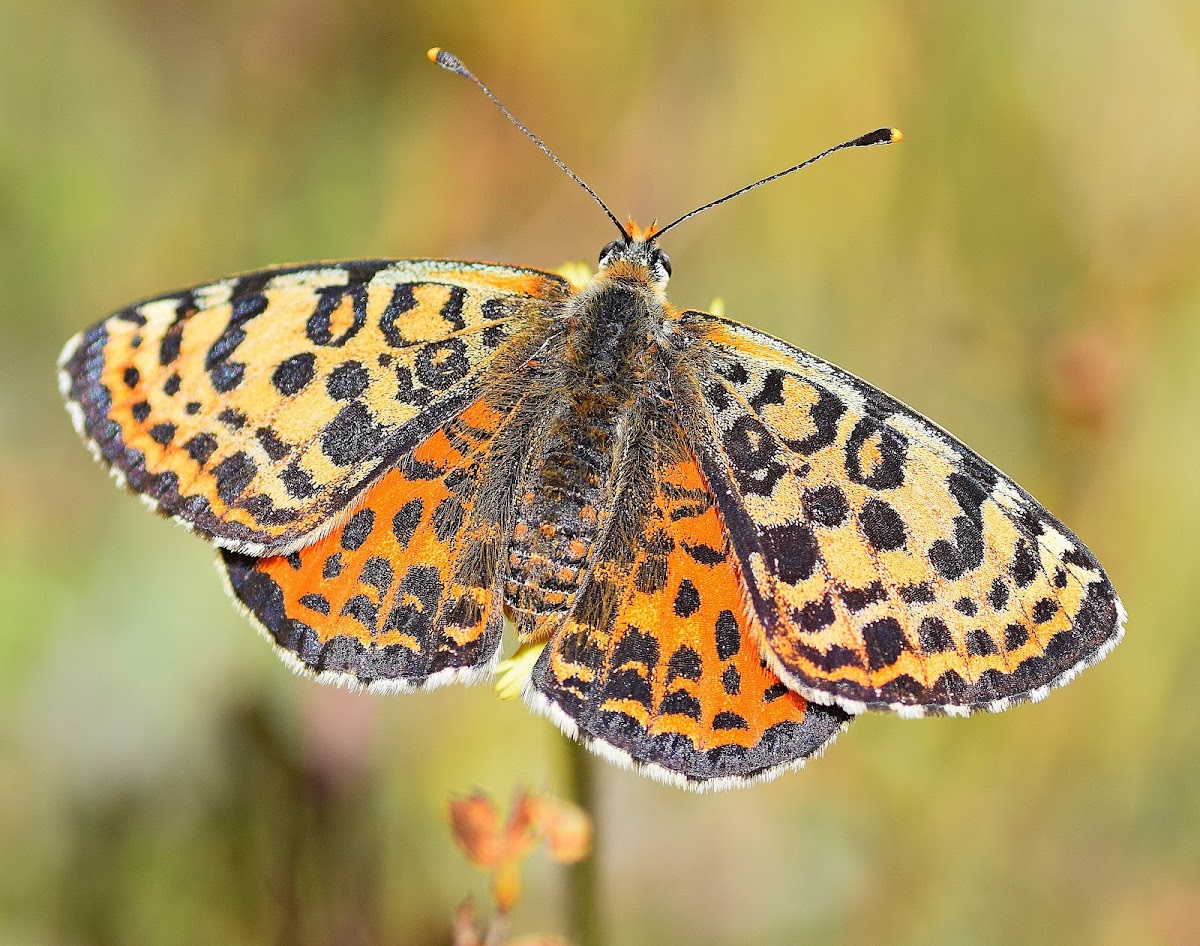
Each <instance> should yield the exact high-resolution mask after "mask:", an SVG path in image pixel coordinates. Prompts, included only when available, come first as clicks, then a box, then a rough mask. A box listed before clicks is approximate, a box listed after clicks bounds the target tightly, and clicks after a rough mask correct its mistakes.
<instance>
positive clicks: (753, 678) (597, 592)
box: [526, 429, 848, 791]
mask: <svg viewBox="0 0 1200 946" xmlns="http://www.w3.org/2000/svg"><path fill="white" fill-rule="evenodd" d="M668 439H669V440H670V441H671V442H672V444H673V445H672V446H671V447H669V448H668V449H666V450H659V451H658V458H657V459H654V458H653V455H647V454H646V453H645V452H641V451H635V453H634V457H635V458H634V459H632V460H627V462H626V464H625V465H626V470H625V471H624V472H623V473H622V474H621V475H620V476H619V477H618V479H619V480H621V481H623V482H625V484H626V486H625V488H624V490H623V491H622V494H620V495H619V496H618V501H617V502H616V503H614V507H615V508H616V509H617V512H616V513H614V516H623V517H625V518H627V520H628V521H629V522H632V523H637V524H638V527H639V529H640V532H639V534H635V535H624V534H623V533H624V531H625V530H624V529H623V527H622V525H621V523H619V522H612V523H610V524H609V528H608V534H609V541H608V542H607V543H606V545H602V546H601V548H600V549H599V550H598V551H597V552H596V553H595V554H594V555H593V558H592V562H591V571H590V575H589V578H588V580H587V582H586V583H585V584H584V585H583V586H582V588H581V589H580V591H579V594H578V597H577V599H576V604H575V606H574V607H573V609H572V611H571V613H570V615H569V617H568V618H567V620H566V621H565V623H564V624H563V626H562V627H561V628H560V629H559V630H558V631H557V632H556V634H555V635H554V636H553V637H552V638H551V641H550V643H549V645H548V646H547V647H546V649H545V650H544V651H543V652H542V654H541V656H540V657H539V658H538V662H537V664H536V665H535V667H534V671H533V674H532V676H531V679H530V682H529V686H528V688H527V691H526V698H527V700H528V701H529V702H530V703H531V705H532V706H533V707H535V708H536V709H538V710H540V711H541V712H543V713H546V714H547V715H549V716H550V717H551V718H553V719H554V720H555V721H556V722H557V723H558V724H559V725H560V727H561V728H562V729H563V730H564V731H565V732H567V733H568V734H569V735H572V736H575V737H577V738H581V739H583V740H584V742H585V743H586V744H587V745H588V747H589V748H591V749H592V750H593V751H595V752H597V753H599V754H600V755H603V756H605V757H607V758H610V759H614V760H615V761H618V762H620V763H622V764H625V765H633V766H634V767H635V768H637V769H638V770H639V771H640V772H642V773H643V774H647V775H651V776H653V777H655V778H658V779H660V780H662V781H666V782H669V783H671V784H676V785H681V786H684V787H688V788H692V789H696V790H701V791H703V790H711V789H722V788H728V787H731V786H734V785H741V784H747V783H750V782H754V781H761V780H764V779H768V778H771V777H773V776H774V775H776V774H778V773H780V772H782V771H786V770H789V769H794V768H799V767H800V766H802V765H803V764H804V761H805V759H807V758H808V757H809V756H811V755H813V754H815V753H817V752H819V751H820V750H821V749H822V748H823V747H824V746H825V745H827V744H828V743H829V741H830V740H832V739H833V737H834V736H836V735H837V733H838V732H840V731H841V729H842V728H843V727H844V726H845V724H846V722H847V720H848V717H847V715H846V714H845V713H843V712H841V711H840V710H838V709H836V708H832V707H824V706H819V705H815V704H811V703H806V702H805V700H804V699H803V698H802V697H801V696H799V695H798V694H797V693H794V692H792V691H791V690H789V689H788V688H787V687H786V686H784V685H783V684H782V683H781V682H780V681H779V678H778V677H777V676H776V675H775V674H774V673H773V672H772V671H771V670H770V669H768V668H767V667H766V666H765V664H764V663H763V661H762V659H761V657H760V655H759V651H758V645H757V639H758V637H760V636H761V631H760V630H754V628H753V626H754V624H755V618H754V615H753V614H752V612H751V611H750V609H749V608H748V605H747V601H746V596H745V592H744V589H743V586H742V583H741V579H740V577H739V569H738V563H737V559H736V557H735V556H734V555H733V554H732V552H731V549H730V547H729V544H728V540H727V537H726V532H725V528H724V526H723V524H722V521H721V517H720V514H719V512H718V510H717V507H716V503H715V499H714V497H713V494H712V492H711V491H710V490H709V488H708V486H707V484H706V482H705V479H704V476H703V475H702V473H701V471H700V467H699V465H698V464H697V461H696V459H695V457H694V456H693V455H692V454H691V453H690V452H688V451H687V448H686V447H684V446H682V439H683V435H682V432H681V431H678V429H676V431H675V432H674V434H673V436H670V437H669V438H668ZM661 444H662V441H660V446H661ZM642 495H644V496H645V498H644V499H640V498H639V496H642Z"/></svg>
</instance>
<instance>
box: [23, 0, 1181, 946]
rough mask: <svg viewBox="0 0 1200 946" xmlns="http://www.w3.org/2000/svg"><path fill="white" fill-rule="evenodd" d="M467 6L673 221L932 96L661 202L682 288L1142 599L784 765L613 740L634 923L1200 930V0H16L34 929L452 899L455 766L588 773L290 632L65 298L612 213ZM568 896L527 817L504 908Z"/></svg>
mask: <svg viewBox="0 0 1200 946" xmlns="http://www.w3.org/2000/svg"><path fill="white" fill-rule="evenodd" d="M434 44H439V45H444V46H447V47H448V48H450V49H452V50H454V51H456V52H457V53H458V54H459V55H460V56H462V58H463V59H464V60H465V61H467V62H468V63H469V64H471V65H472V66H473V67H474V68H475V69H476V71H478V72H479V73H480V74H481V75H482V76H484V77H485V79H486V80H488V81H489V82H490V83H491V84H492V85H493V86H494V88H495V89H496V90H497V91H498V93H499V94H500V95H501V96H502V97H503V98H504V99H505V100H506V101H507V103H508V104H509V105H510V107H512V108H513V109H514V110H515V111H516V112H517V113H518V114H519V115H521V116H522V117H523V118H524V119H525V121H526V122H527V123H528V124H530V125H531V126H532V127H533V128H534V129H535V130H537V131H538V132H539V134H541V135H542V136H543V137H544V138H545V139H546V140H547V141H549V142H550V143H551V144H552V146H553V147H554V148H555V149H557V150H558V151H559V152H560V154H561V155H562V156H563V157H564V159H566V160H567V162H568V163H570V164H572V166H573V167H574V168H575V169H576V170H577V171H578V172H579V173H580V174H581V175H582V176H583V177H585V178H586V179H587V180H588V181H589V182H590V183H591V184H592V185H593V186H594V187H596V188H597V189H598V190H599V191H600V192H601V193H602V194H603V195H604V196H605V198H606V199H607V200H608V202H609V203H610V204H611V205H612V206H613V207H614V209H615V210H616V211H617V212H618V214H620V215H622V216H624V214H625V213H626V212H629V213H632V214H633V215H634V216H635V217H637V218H638V219H640V220H641V221H643V222H646V221H647V220H648V219H649V218H651V217H654V216H655V215H657V216H658V217H659V218H660V220H662V219H669V218H671V217H673V216H675V215H677V214H679V213H682V212H683V211H685V210H687V209H689V208H690V207H692V206H695V205H697V204H699V203H701V202H703V201H705V200H708V199H710V198H712V197H715V196H717V195H719V194H721V193H724V192H726V191H728V190H731V189H733V188H735V187H737V186H740V185H742V184H744V183H746V182H748V181H750V180H752V179H754V178H756V177H758V176H761V175H764V174H767V173H770V172H772V171H775V170H778V169H779V168H781V167H785V166H787V165H789V164H792V163H795V162H796V161H798V160H800V159H802V158H804V157H806V156H808V155H810V154H812V153H814V152H816V151H818V150H820V149H821V148H823V147H825V146H827V145H829V144H831V143H833V142H836V141H840V140H842V139H844V138H847V137H851V136H853V135H855V134H858V133H860V132H862V131H866V130H868V129H870V128H873V127H876V126H878V125H883V124H894V125H898V126H900V127H901V128H902V129H903V130H904V132H905V135H906V138H905V142H904V143H903V144H902V145H901V146H899V147H895V148H891V149H874V150H870V151H863V152H851V153H848V154H844V155H839V156H837V157H836V158H834V159H832V160H830V161H828V162H825V163H823V164H821V165H819V166H817V167H815V168H812V169H810V170H808V171H806V172H804V174H802V175H799V176H797V177H794V178H791V179H788V180H787V181H785V182H781V183H777V184H774V185H772V187H771V188H770V189H767V190H763V191H759V192H757V193H755V194H754V195H752V196H749V197H746V198H744V199H742V200H740V201H738V202H735V203H733V204H731V205H728V206H725V207H722V208H720V209H719V210H716V211H713V212H712V213H711V214H709V215H707V216H705V217H702V218H700V219H698V220H696V221H694V222H692V223H691V224H689V225H688V226H687V227H686V228H681V229H680V230H679V231H678V232H677V233H674V234H672V235H671V237H670V239H669V240H668V243H667V247H666V248H667V249H668V251H669V252H670V253H671V255H672V258H673V261H674V265H675V273H676V275H675V277H674V280H673V283H672V297H673V299H674V300H675V301H676V303H682V304H690V305H698V306H704V305H707V304H708V303H709V302H710V300H711V299H713V298H714V297H721V298H722V299H723V300H724V302H725V305H726V307H727V312H728V313H729V314H730V315H732V316H733V317H735V318H739V319H741V320H743V321H746V322H749V323H751V324H753V325H756V326H759V327H762V328H764V329H767V330H769V331H772V332H774V333H776V334H779V335H781V336H783V337H784V338H786V339H789V340H790V341H793V342H795V343H798V344H800V345H802V346H803V347H805V348H808V349H810V350H812V351H814V352H817V353H819V354H820V355H822V356H823V357H826V358H828V359H830V360H832V361H834V362H836V363H838V364H841V365H843V366H844V367H846V368H848V369H850V370H852V371H854V372H856V373H857V374H860V375H862V376H865V377H867V378H869V379H871V380H872V381H873V382H875V383H876V384H878V385H880V386H881V387H884V388H885V389H887V390H889V391H890V392H892V393H894V394H896V395H897V396H899V397H901V398H902V399H904V400H905V401H907V402H909V403H910V404H913V405H914V406H916V407H917V408H918V409H920V410H921V411H923V412H924V413H926V414H928V415H930V416H932V417H934V418H936V419H937V420H938V421H939V422H941V423H942V424H943V425H944V426H946V427H948V428H949V429H950V430H951V431H953V432H955V433H956V434H958V435H959V436H961V437H963V438H964V439H965V440H967V441H968V442H969V443H971V444H972V445H973V446H975V447H976V448H978V449H979V450H980V451H981V452H983V453H984V454H985V455H987V456H988V457H989V458H991V459H993V460H994V461H995V462H997V463H998V465H1000V466H1001V467H1002V468H1003V469H1005V470H1007V471H1008V472H1010V473H1011V474H1012V475H1013V476H1015V477H1016V479H1018V480H1019V481H1020V482H1021V483H1022V484H1023V485H1025V486H1026V487H1027V488H1028V489H1030V490H1031V491H1032V492H1033V493H1034V495H1036V496H1038V497H1039V498H1040V499H1041V500H1042V501H1043V502H1045V503H1046V504H1047V505H1048V506H1049V507H1050V508H1051V509H1052V510H1053V511H1054V512H1055V513H1057V514H1058V515H1059V516H1060V517H1061V518H1063V519H1064V520H1066V521H1067V522H1068V523H1069V524H1070V525H1071V526H1072V527H1073V528H1074V529H1075V531H1077V532H1078V533H1079V535H1080V536H1082V537H1083V538H1084V540H1085V541H1087V542H1088V544H1089V545H1090V546H1091V547H1092V549H1093V550H1094V551H1095V552H1096V553H1097V555H1098V556H1099V557H1100V559H1101V560H1102V561H1103V562H1104V563H1105V564H1106V565H1107V567H1108V569H1109V571H1110V573H1111V575H1112V578H1113V581H1114V582H1115V584H1116V586H1117V588H1118V590H1119V591H1120V592H1121V593H1122V595H1123V597H1124V600H1125V603H1126V604H1127V606H1128V610H1129V613H1130V622H1129V626H1128V637H1127V640H1126V642H1125V643H1124V644H1123V645H1122V646H1121V647H1120V648H1119V649H1118V650H1117V651H1116V652H1115V653H1114V654H1113V656H1111V657H1110V658H1109V659H1108V660H1107V661H1106V662H1105V663H1103V664H1102V665H1100V666H1099V667H1098V668H1096V669H1093V670H1090V671H1088V672H1087V673H1085V674H1084V675H1083V676H1082V678H1080V679H1079V680H1078V681H1077V682H1076V683H1075V684H1073V685H1072V686H1070V687H1068V688H1067V689H1065V690H1062V691H1059V692H1056V693H1055V694H1053V695H1052V696H1051V698H1050V699H1049V700H1047V701H1046V702H1044V703H1042V704H1039V705H1037V706H1026V707H1021V708H1019V709H1016V710H1014V711H1012V712H1010V713H1006V714H1003V715H1001V716H986V717H979V718H973V719H970V720H927V721H920V722H909V721H904V720H899V719H893V718H886V717H871V718H866V719H863V720H861V721H859V722H857V723H856V724H855V725H854V727H853V728H852V729H851V730H850V732H848V733H847V734H846V735H845V736H844V737H842V739H841V740H840V741H839V743H838V744H837V745H836V746H835V747H834V748H833V749H832V750H831V751H830V752H829V753H827V754H826V756H825V757H824V758H822V759H821V760H819V761H817V762H815V763H814V764H812V765H810V767H809V768H808V769H807V770H806V771H805V772H803V773H800V774H795V775H791V776H787V777H784V778H781V779H779V780H778V781H776V782H774V783H772V784H770V785H768V786H765V787H759V788H755V789H752V790H748V791H739V792H734V793H728V794H724V795H720V796H712V797H696V796H692V795H688V794H684V793H682V792H679V791H677V790H674V789H671V788H666V787H663V786H660V785H658V784H656V783H653V782H649V781H645V780H642V779H640V778H638V777H637V776H635V775H632V774H630V773H627V772H624V771H621V770H617V769H615V768H613V767H611V766H608V765H606V764H604V765H602V766H601V767H600V768H599V770H598V772H597V776H598V793H599V801H598V804H597V811H596V813H597V815H598V818H599V831H600V845H601V853H600V863H599V869H600V875H601V881H602V884H603V908H604V914H605V917H604V918H605V924H606V927H607V929H608V931H609V934H610V938H611V942H613V943H620V944H634V943H651V942H653V943H689V944H708V943H713V944H716V943H735V944H750V943H784V942H786V943H834V942H847V943H902V944H908V943H911V944H928V943H997V944H1000V943H1015V942H1020V943H1055V944H1060V943H1075V942H1080V943H1085V942H1086V943H1102V944H1105V943H1112V944H1116V943H1122V944H1124V943H1168V944H1170V943H1180V944H1183V943H1195V942H1200V696H1198V693H1200V685H1198V683H1197V674H1198V670H1197V668H1198V667H1200V617H1198V615H1200V609H1198V608H1197V605H1196V592H1197V585H1198V583H1200V547H1198V546H1200V543H1198V540H1197V536H1200V489H1198V488H1197V477H1198V472H1200V439H1198V437H1197V429H1198V425H1197V420H1198V411H1200V174H1198V173H1197V154H1200V6H1198V5H1197V4H1195V3H1193V2H1191V0H1177V2H1169V0H1101V2H1095V0H1052V2H1045V0H1011V2H1005V3H988V2H981V3H958V2H952V0H944V2H943V0H895V2H888V0H877V2H848V3H837V4H832V3H822V4H815V3H797V2H794V0H779V2H766V3H755V4H749V3H724V2H715V0H677V2H663V3H644V2H639V0H627V2H618V0H608V2H605V3H594V4H586V5H583V4H581V5H574V4H563V3H556V2H551V0H526V2H516V3H498V2H496V0H490V2H486V3H485V2H472V3H437V4H428V3H421V4H415V3H407V2H405V3H401V2H383V0H378V2H373V0H304V2H290V0H250V2H244V3H232V2H220V0H212V2H195V3H186V4H185V3H175V2H169V0H73V2H70V3H64V2H55V0H0V942H2V943H5V944H22V946H41V944H60V943H61V944H135V943H155V944H159V943H161V944H175V943H181V944H182V943H197V944H208V943H228V944H253V943H281V944H282V943H297V944H347V946H349V944H353V946H359V944H361V946H374V944H380V946H383V944H409V943H415V944H423V943H445V942H447V941H448V939H449V926H450V920H451V916H452V913H453V910H454V907H455V905H456V904H457V903H458V902H459V901H460V900H461V898H462V897H463V896H464V895H465V893H466V892H467V891H469V890H472V891H475V892H476V894H477V895H480V894H482V893H483V892H484V887H483V879H482V877H481V876H480V875H478V874H477V873H475V872H474V871H473V870H472V869H471V868H470V867H469V866H467V865H466V863H465V862H463V861H462V859H461V858H460V857H459V855H458V854H457V853H456V852H455V850H454V848H453V846H452V844H451V842H450V839H449V834H448V830H447V825H446V820H445V806H446V801H447V799H448V797H449V795H450V794H451V793H452V792H461V791H465V790H468V789H470V788H472V787H481V788H483V789H485V790H487V791H488V792H490V793H492V794H493V795H495V796H496V797H498V798H499V799H500V800H504V799H505V798H507V797H508V796H509V795H510V793H511V792H512V791H513V790H514V789H515V787H516V786H518V785H522V784H523V785H528V786H531V787H532V788H535V789H541V788H547V789H561V788H562V787H563V785H564V778H565V773H564V762H563V760H564V742H563V740H562V738H561V737H560V736H559V734H558V733H557V731H556V730H555V729H554V728H553V727H552V726H551V725H550V724H549V723H548V722H547V721H545V720H543V719H541V718H535V717H532V716H530V715H529V714H528V712H527V711H526V710H525V709H524V707H523V706H522V705H521V704H520V703H519V702H517V703H505V702H501V701H499V700H498V699H497V698H496V697H495V696H494V695H493V694H492V693H491V692H490V691H489V690H488V689H487V688H486V687H479V688H475V689H473V690H467V689H462V688H453V689H449V690H444V691H440V692H436V693H432V694H425V695H420V696H412V697H394V698H372V697H366V696H349V695H347V694H345V693H342V692H340V691H334V690H330V689H326V688H322V687H320V686H318V685H316V684H313V683H311V682H309V681H305V680H301V679H299V678H296V677H294V676H292V675H291V674H290V673H288V672H287V671H286V670H285V669H284V667H283V666H282V665H281V664H280V663H279V662H278V661H277V659H276V658H275V657H274V656H273V655H272V654H271V652H270V649H269V648H268V647H267V646H266V645H265V644H264V643H263V642H262V640H260V639H259V638H258V637H257V636H256V635H255V634H254V632H253V631H252V630H251V629H250V628H249V627H248V626H247V625H246V624H245V623H244V622H243V621H242V620H241V619H240V618H239V617H237V616H236V615H235V613H234V611H233V609H232V608H231V607H230V606H229V605H228V604H227V602H226V601H225V599H224V597H223V595H222V592H221V590H220V587H219V584H218V581H217V578H216V575H215V574H214V573H213V569H212V567H211V562H210V559H211V554H210V552H209V551H208V550H207V549H206V547H205V546H204V545H203V544H202V543H200V542H198V541H196V540H195V539H194V538H192V537H191V536H189V535H187V534H186V533H185V532H184V531H183V530H181V529H178V528H175V527H174V526H172V525H170V524H167V523H165V522H162V521H159V520H157V519H155V518H154V517H152V516H150V515H148V514H147V513H146V511H145V510H144V509H143V508H141V507H140V506H139V505H138V504H137V503H136V502H134V501H133V500H132V499H130V498H129V497H127V496H125V495H122V494H119V493H118V491H117V490H115V489H114V488H113V486H112V484H111V483H110V482H109V480H108V479H107V477H106V476H105V475H104V474H103V473H102V471H101V470H100V469H98V468H97V467H95V466H94V465H93V464H92V463H91V461H90V460H89V459H88V456H87V454H86V453H85V451H84V450H83V448H82V447H81V446H80V444H79V443H78V441H77V440H76V438H75V435H74V434H73V433H72V431H71V427H70V424H69V423H68V419H67V417H66V415H65V413H64V412H63V410H62V408H61V405H60V401H59V398H58V395H57V393H56V390H55V384H54V371H53V365H54V359H55V356H56V355H57V352H58V349H59V347H60V346H61V344H62V343H63V341H64V340H65V339H66V338H67V337H68V336H70V335H71V334H73V333H74V332H75V331H77V330H78V329H80V328H81V327H83V326H84V325H86V324H89V323H91V322H93V321H94V320H96V319H97V318H99V317H100V316H102V315H104V314H105V313H107V312H109V311H111V310H113V309H115V308H117V307H119V306H121V305H123V304H125V303H127V302H129V301H131V300H134V299H137V298H139V297H142V296H145V295H148V294H151V293H155V292H158V291H162V290H167V289H172V288H177V287H180V286H185V285H191V284H194V283H197V282H202V281H206V280H209V279H211V278H214V277H219V276H222V275H225V274H227V273H230V272H237V271H242V270H246V269H251V268H256V267H259V266H263V265H267V264H270V263H277V262H286V261H305V260H310V259H320V258H326V259H329V258H355V257H376V256H395V257H403V256H430V255H434V256H450V257H467V258H485V259H498V260H504V261H509V262H516V263H525V264H531V265H540V266H545V267H554V266H557V265H559V264H561V263H562V262H564V261H565V260H568V259H576V258H582V259H586V260H588V261H593V260H594V256H595V253H596V251H597V250H598V249H599V247H600V246H601V245H602V244H603V243H605V242H607V241H608V240H609V239H610V238H611V236H612V234H611V232H610V230H609V225H608V224H607V222H606V221H605V219H604V218H603V217H602V216H601V215H600V214H599V213H598V212H597V210H596V208H594V207H593V206H591V205H590V203H589V202H588V200H587V199H586V197H585V196H584V195H583V194H581V193H580V192H578V191H577V190H576V189H575V188H574V186H573V185H571V184H570V182H569V181H567V180H566V179H565V178H564V177H563V176H562V175H561V174H559V173H558V172H557V171H556V170H555V169H554V167H553V166H552V165H551V164H550V163H549V162H548V161H546V160H545V158H543V157H542V156H541V155H539V154H538V153H537V152H536V151H535V150H534V149H533V148H532V147H530V146H529V144H528V143H527V142H525V141H524V140H522V139H521V138H520V136H518V135H517V134H516V133H515V132H514V131H513V130H512V129H511V128H509V127H508V126H507V125H506V123H505V122H504V121H503V119H502V118H501V117H500V116H499V115H498V114H496V113H495V112H494V111H493V110H492V109H491V108H490V106H488V105H487V104H486V102H485V101H484V100H483V98H482V97H481V96H479V95H478V94H477V93H476V92H475V91H473V90H472V89H471V88H470V87H469V86H468V85H467V84H466V83H464V82H462V81H461V80H458V79H456V78H454V77H452V76H449V75H447V74H445V73H443V72H440V71H438V70H436V69H434V68H433V67H432V66H431V65H429V63H428V62H427V61H426V60H425V57H424V51H425V49H426V48H427V47H429V46H431V45H434ZM565 924H566V918H565V916H564V896H563V880H562V876H561V874H560V873H559V872H558V870H557V869H555V868H552V867H551V866H549V865H548V864H547V863H545V862H544V861H538V860H535V861H534V863H533V865H532V867H531V873H530V875H529V876H528V883H527V893H526V896H525V898H524V899H523V901H522V903H521V905H520V907H519V909H518V914H517V917H516V925H517V927H518V928H519V929H521V930H528V931H538V930H540V931H561V930H563V929H564V928H565Z"/></svg>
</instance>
